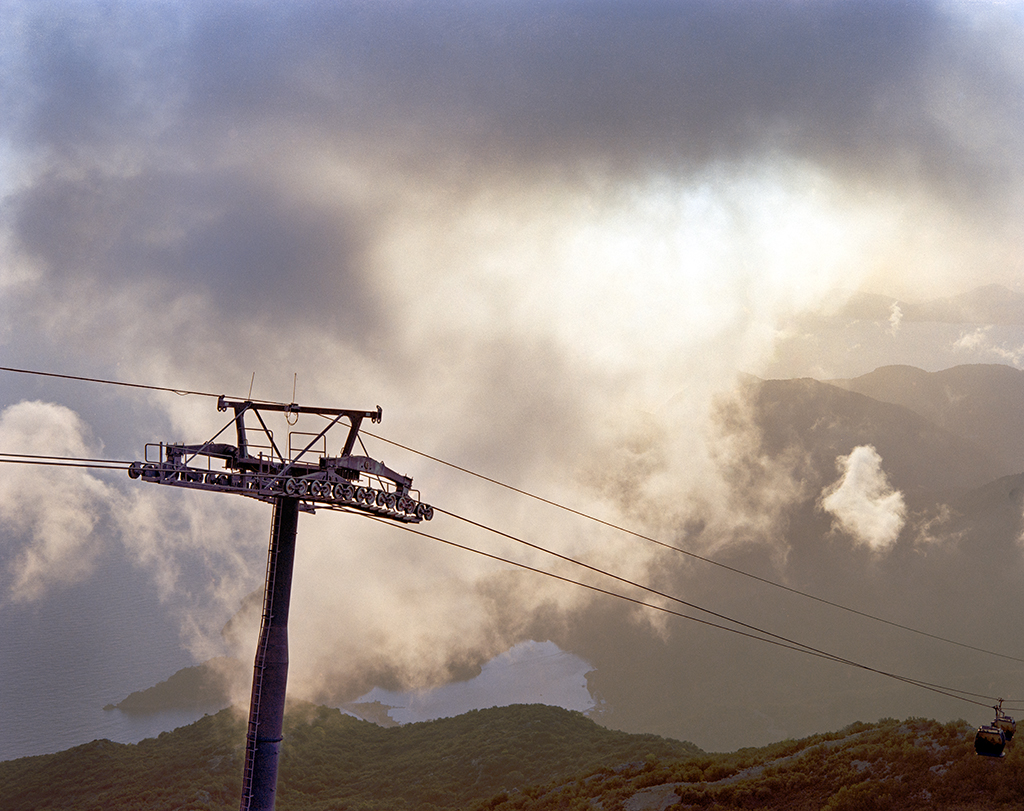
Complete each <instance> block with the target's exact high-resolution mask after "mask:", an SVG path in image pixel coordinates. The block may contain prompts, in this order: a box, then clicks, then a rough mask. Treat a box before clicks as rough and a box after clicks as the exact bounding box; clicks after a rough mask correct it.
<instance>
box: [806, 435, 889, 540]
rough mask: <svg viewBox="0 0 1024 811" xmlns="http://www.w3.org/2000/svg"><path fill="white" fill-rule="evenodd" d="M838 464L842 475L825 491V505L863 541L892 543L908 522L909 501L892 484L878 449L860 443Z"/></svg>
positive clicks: (837, 522)
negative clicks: (907, 502)
mask: <svg viewBox="0 0 1024 811" xmlns="http://www.w3.org/2000/svg"><path fill="white" fill-rule="evenodd" d="M836 467H837V468H838V469H839V471H840V472H841V473H842V476H841V477H840V478H839V480H838V481H836V482H834V483H833V484H831V485H829V486H828V487H826V488H825V490H824V491H823V492H822V498H821V506H822V508H823V509H824V510H825V511H826V512H828V513H831V514H832V516H833V517H834V518H835V524H836V525H837V526H838V527H839V528H840V529H842V530H843V531H844V532H846V533H848V534H850V535H852V536H853V537H854V538H855V539H856V540H857V541H858V542H859V543H862V544H865V545H867V546H869V547H871V548H872V549H874V550H879V551H880V550H884V549H886V548H888V547H889V546H891V545H892V544H893V543H895V542H896V538H897V537H899V534H900V530H902V529H903V525H904V523H905V522H906V505H905V504H904V501H903V494H902V493H901V492H900V491H899V490H894V489H892V487H891V486H890V484H889V480H888V479H887V478H886V475H885V471H883V470H882V457H881V456H880V455H879V453H878V451H876V450H875V449H874V447H872V446H871V445H860V446H858V447H856V448H854V449H853V450H852V451H851V452H850V454H849V456H840V457H837V459H836Z"/></svg>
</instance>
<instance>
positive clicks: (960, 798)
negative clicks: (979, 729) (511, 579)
mask: <svg viewBox="0 0 1024 811" xmlns="http://www.w3.org/2000/svg"><path fill="white" fill-rule="evenodd" d="M972 733H973V730H972V729H971V728H969V727H968V726H967V725H966V724H965V723H963V722H958V723H951V724H940V723H937V722H935V721H928V720H922V719H911V720H909V721H902V722H901V721H896V720H893V719H885V720H883V721H879V722H878V723H876V724H854V725H852V726H850V727H847V728H846V729H843V730H841V731H839V732H835V733H829V734H823V735H815V736H813V737H810V738H806V739H803V740H799V741H793V740H789V741H782V742H780V743H776V744H773V745H771V746H767V747H763V748H760V749H741V750H739V751H738V752H732V753H728V754H708V753H706V752H702V751H701V750H700V749H698V748H697V747H695V746H693V745H692V744H688V743H681V742H679V741H672V740H668V739H665V738H659V737H657V736H654V735H630V734H626V733H623V732H616V731H614V730H609V729H605V728H603V727H601V726H598V725H597V724H595V723H594V722H592V721H590V720H589V719H587V718H586V717H584V716H583V715H581V714H580V713H575V712H569V711H567V710H561V709H558V708H554V707H546V706H540V705H531V706H524V705H519V706H513V707H504V708H496V709H490V710H480V711H475V712H471V713H467V714H465V715H461V716H458V717H457V718H448V719H441V720H438V721H430V722H426V723H421V724H410V725H408V726H404V727H394V728H389V729H386V728H382V727H379V726H376V725H374V724H371V723H368V722H366V721H359V720H356V719H354V718H351V717H349V716H345V715H342V714H341V713H340V712H339V711H338V710H334V709H328V708H326V707H315V706H312V705H296V706H289V711H288V716H287V719H286V724H285V734H286V741H285V746H284V749H283V754H282V758H281V772H280V779H279V783H278V801H277V807H278V808H279V809H280V811H292V810H293V809H308V811H385V809H387V811H399V810H400V809H410V811H411V810H413V809H415V810H416V811H420V810H422V811H440V810H441V809H445V810H446V811H447V809H452V811H454V809H472V811H491V809H494V810H495V811H513V809H515V810H516V811H519V810H522V811H534V810H536V811H540V809H587V810H588V811H591V810H592V809H600V811H620V809H621V810H622V811H629V809H636V811H640V810H641V809H653V808H657V809H659V810H660V809H663V808H666V807H668V806H670V805H672V806H674V807H678V808H681V809H709V810H711V811H732V810H733V809H750V808H761V809H782V808H785V809H795V810H796V811H801V810H802V809H808V810H809V809H814V811H819V809H821V811H854V809H856V811H871V810H872V809H896V808H899V809H901V811H903V809H947V811H968V809H993V808H999V809H1024V768H1022V766H1024V751H1022V750H1021V744H1020V743H1015V744H1011V745H1010V746H1009V747H1008V752H1009V754H1008V756H1007V757H1006V758H1004V759H1002V760H992V759H989V758H981V757H977V756H976V755H974V752H973V746H972ZM244 737H245V719H244V717H243V716H242V715H241V714H240V713H239V712H238V711H237V710H224V711H223V712H220V713H217V714H216V715H212V716H206V717H205V718H203V719H201V720H199V721H197V722H196V723H195V724H192V725H190V726H187V727H182V728H181V729H178V730H175V731H174V732H170V733H163V734H162V735H160V736H159V737H158V738H152V739H149V740H145V741H142V742H141V743H139V744H136V745H126V744H115V743H111V742H109V741H94V742H93V743H90V744H86V745H85V746H79V747H76V748H74V749H70V750H68V751H66V752H61V753H58V754H55V755H43V756H40V757H31V758H21V759H19V760H12V761H7V762H4V763H0V786H3V787H4V791H3V792H0V811H7V809H12V810H13V809H39V810H40V811H41V810H42V809H57V808H60V809H72V810H74V811H79V810H81V811H92V810H93V809H96V810H97V811H98V810H99V809H104V810H106V809H115V810H121V809H123V810H125V811H127V810H128V809H168V810H170V809H204V810H205V809H215V808H217V809H231V808H236V807H237V805H238V796H239V792H240V787H241V777H240V776H241V765H242V757H243V755H244Z"/></svg>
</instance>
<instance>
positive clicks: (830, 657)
mask: <svg viewBox="0 0 1024 811" xmlns="http://www.w3.org/2000/svg"><path fill="white" fill-rule="evenodd" d="M434 509H435V511H436V510H437V509H438V508H437V507H436V506H435V508H434ZM442 512H444V511H443V510H442ZM445 514H446V515H451V513H447V512H445ZM371 517H372V516H371ZM374 520H379V521H380V522H381V523H390V522H387V521H383V520H381V519H377V518H374ZM400 528H401V529H403V530H405V531H407V532H411V533H413V534H415V535H419V536H421V537H423V538H428V539H430V540H432V541H437V542H438V543H442V544H445V545H446V546H451V547H454V548H456V549H461V550H463V551H466V552H471V553H473V554H475V555H480V556H482V557H485V558H489V559H490V560H494V561H497V562H499V563H505V564H508V565H510V566H515V567H517V568H520V569H524V570H526V571H529V572H534V573H536V574H541V575H544V576H545V577H550V578H553V579H554V580H559V581H561V582H563V583H568V584H571V585H575V586H580V587H581V588H584V589H588V590H590V591H593V592H596V593H598V594H604V595H607V596H609V597H615V598H616V599H620V600H625V601H626V602H629V603H632V604H634V605H637V606H640V607H642V608H648V609H651V610H652V611H659V612H661V613H663V614H668V615H670V616H673V617H678V618H679V619H685V620H689V621H691V622H696V623H699V624H701V625H706V626H708V627H711V628H716V629H718V630H722V631H728V632H729V633H733V634H737V635H738V636H742V637H746V638H748V639H753V640H756V641H758V642H766V643H768V644H770V645H775V646H776V647H780V648H785V649H787V650H792V651H796V652H797V653H804V654H807V655H809V656H815V657H817V658H819V659H824V660H826V661H831V662H835V663H837V664H844V665H847V666H849V667H855V668H858V669H860V670H864V671H867V672H869V673H875V674H877V675H879V676H885V677H887V678H890V679H895V680H896V681H900V682H903V683H904V684H908V685H910V686H912V687H919V688H921V689H923V690H928V691H930V692H933V693H938V694H939V695H944V696H946V697H947V698H955V699H958V700H960V701H966V702H968V703H970V704H975V705H977V706H979V707H991V706H992V705H991V704H990V703H987V702H981V701H975V700H974V699H972V698H968V697H967V696H972V695H973V696H978V697H982V698H988V700H989V701H999V700H1000V699H998V698H995V697H987V696H982V695H980V694H978V693H968V692H966V691H964V690H958V689H957V688H955V687H944V686H942V685H937V684H932V683H931V682H926V681H921V680H919V679H914V678H911V677H909V676H901V675H900V674H898V673H891V672H889V671H886V670H881V669H880V668H875V667H872V666H870V665H866V664H863V663H861V662H857V661H855V660H853V659H847V658H845V657H843V656H839V655H837V654H833V653H829V652H827V651H823V650H819V649H817V648H814V647H811V646H809V645H804V644H803V643H800V642H796V641H794V640H789V639H786V638H785V637H780V636H778V635H777V634H773V633H771V632H770V631H766V630H764V629H761V628H757V627H756V626H753V625H747V624H746V623H740V622H738V621H736V620H732V619H729V618H728V617H725V619H726V620H727V621H729V622H735V623H737V624H739V625H742V626H744V627H746V628H748V629H749V630H746V631H744V630H741V629H740V628H733V627H730V626H728V625H721V624H719V623H717V622H713V621H711V620H708V619H703V618H701V617H694V616H692V615H690V614H684V613H682V612H680V611H675V610H673V609H671V608H666V607H664V606H660V605H655V604H653V603H648V602H646V601H644V600H641V599H639V598H637V597H630V596H629V595H626V594H620V593H618V592H615V591H611V590H609V589H605V588H601V587H600V586H595V585H593V584H591V583H586V582H583V581H581V580H574V579H573V578H571V577H566V576H565V575H560V574H556V573H554V572H549V571H547V570H545V569H539V568H536V567H534V566H529V565H528V564H525V563H520V562H518V561H515V560H511V559H509V558H504V557H501V556H500V555H494V554H491V553H490V552H484V551H483V550H480V549H474V548H473V547H471V546H466V545H464V544H460V543H457V542H455V541H451V540H448V539H447V538H441V537H439V536H437V535H432V534H430V533H428V532H424V531H423V530H419V529H414V528H412V527H411V526H406V525H402V526H401V527H400ZM588 568H592V567H588ZM641 588H642V587H641ZM655 593H657V592H655ZM686 605H689V604H688V603H687V604H686ZM693 607H695V608H697V609H698V610H700V611H705V610H706V609H703V608H700V607H699V606H693ZM708 613H711V614H713V615H714V612H708ZM715 616H721V615H715ZM759 634H763V635H759Z"/></svg>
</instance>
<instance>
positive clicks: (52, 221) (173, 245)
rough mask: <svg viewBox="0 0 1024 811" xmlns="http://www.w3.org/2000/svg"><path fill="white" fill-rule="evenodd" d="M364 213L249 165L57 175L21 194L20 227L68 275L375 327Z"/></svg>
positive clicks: (24, 240) (257, 312)
mask: <svg viewBox="0 0 1024 811" xmlns="http://www.w3.org/2000/svg"><path fill="white" fill-rule="evenodd" d="M356 222H357V218H356V215H355V214H354V213H352V212H347V211H344V210H339V209H338V207H337V206H320V207H317V206H315V205H311V204H309V203H308V202H307V203H305V204H304V205H302V206H298V205H295V204H292V203H290V202H289V201H288V200H287V199H284V197H283V195H282V194H281V193H280V192H279V190H277V189H275V188H274V187H272V186H270V185H269V184H267V183H265V182H262V181H261V180H260V179H259V178H258V177H256V176H255V175H253V174H252V173H250V172H240V171H232V170H222V171H211V172H205V173H201V174H200V173H185V172H171V171H162V172H160V171H148V172H144V173H141V174H138V175H133V176H131V177H123V176H119V175H115V176H110V175H106V174H103V173H102V172H99V171H93V172H90V173H88V174H87V175H85V176H84V177H73V178H69V177H61V176H58V175H56V174H51V175H48V176H47V177H45V178H42V179H40V180H39V181H37V182H36V183H35V184H34V185H33V186H32V187H31V188H29V189H28V190H26V191H25V192H23V193H22V194H21V195H20V196H19V206H18V208H17V213H16V215H15V217H14V223H13V232H14V234H15V235H16V236H17V238H18V239H19V242H20V243H21V245H22V246H23V247H24V249H25V250H26V251H27V252H29V253H30V254H31V255H32V256H34V257H35V258H37V259H39V260H41V261H42V262H43V263H44V265H45V267H46V268H47V270H48V271H49V273H50V276H51V278H52V279H53V281H54V282H55V283H57V285H58V286H66V287H68V288H69V289H74V287H75V286H76V283H78V282H80V281H81V280H83V279H85V278H87V279H89V280H90V282H91V283H94V284H98V285H101V286H106V285H111V284H116V283H117V281H118V280H119V279H123V280H125V281H126V282H134V283H140V284H141V285H143V287H142V290H143V291H144V292H146V288H145V286H144V285H145V284H146V282H153V281H157V282H163V283H164V284H166V285H167V287H168V288H170V289H160V288H161V287H162V285H157V289H154V290H150V291H148V292H150V294H152V295H156V294H157V293H160V294H163V295H167V294H170V295H172V296H173V295H182V294H198V295H202V296H204V297H209V298H210V299H211V300H212V303H213V304H214V305H215V307H216V309H217V310H218V311H219V312H222V313H224V314H225V315H227V316H229V317H238V316H240V315H241V314H243V313H244V314H245V315H248V316H251V317H261V316H267V315H273V314H274V313H281V312H284V313H287V314H288V315H289V316H290V317H292V318H298V317H301V316H302V314H303V313H305V314H306V315H311V316H316V317H318V318H319V317H324V316H333V317H334V318H336V319H337V320H338V321H339V322H341V323H344V324H347V325H348V326H350V327H351V328H352V329H353V330H354V331H360V330H365V329H369V328H371V327H372V326H373V325H374V323H375V320H376V316H377V308H376V307H375V305H374V302H373V300H372V296H370V294H369V293H368V291H367V290H366V288H365V285H364V284H363V281H362V279H361V277H360V270H359V265H358V261H357V260H358V255H359V252H360V250H361V247H362V246H361V238H360V236H359V230H360V229H359V227H358V226H357V225H356Z"/></svg>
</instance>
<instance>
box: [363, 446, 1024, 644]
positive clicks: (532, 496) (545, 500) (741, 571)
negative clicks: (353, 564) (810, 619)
mask: <svg viewBox="0 0 1024 811" xmlns="http://www.w3.org/2000/svg"><path fill="white" fill-rule="evenodd" d="M363 433H365V434H366V435H367V436H371V437H373V438H374V439H379V440H380V441H381V442H386V443H388V444H389V445H394V446H395V447H397V448H401V449H402V450H405V451H408V452H409V453H414V454H416V455H418V456H422V457H423V458H425V459H429V460H430V461H432V462H437V463H438V464H440V465H444V466H446V467H450V468H452V469H453V470H457V471H459V472H460V473H465V474H466V475H468V476H473V477H475V478H477V479H480V480H482V481H485V482H488V483H489V484H493V485H496V486H498V487H502V488H504V489H506V490H509V491H511V492H513V493H518V494H519V495H522V496H525V497H526V498H530V499H533V500H534V501H539V502H541V503H542V504H547V505H548V506H551V507H555V508H556V509H559V510H564V511H565V512H568V513H570V514H572V515H575V516H578V517H580V518H584V519H586V520H588V521H593V522H594V523H596V524H600V525H601V526H604V527H608V528H609V529H613V530H616V531H618V532H623V533H625V534H627V535H632V536H633V537H634V538H639V539H640V540H643V541H648V542H649V543H653V544H655V545H656V546H660V547H662V548H664V549H668V550H671V551H673V552H678V553H679V554H682V555H686V556H688V557H691V558H694V559H695V560H699V561H701V562H702V563H707V564H710V565H712V566H717V567H718V568H720V569H725V570H726V571H729V572H732V573H733V574H738V575H741V576H743V577H747V578H750V579H751V580H756V581H757V582H759V583H763V584H765V585H767V586H772V587H774V588H778V589H782V590H783V591H788V592H789V593H790V594H795V595H797V596H798V597H804V598H806V599H809V600H814V601H815V602H818V603H822V604H823V605H827V606H830V607H832V608H837V609H839V610H841V611H847V612H849V613H851V614H855V615H857V616H858V617H863V618H864V619H868V620H872V621H874V622H880V623H883V624H884V625H888V626H890V627H893V628H899V629H900V630H902V631H908V632H909V633H913V634H918V635H919V636H924V637H928V638H929V639H934V640H935V641H937V642H944V643H946V644H949V645H955V646H957V647H960V648H965V649H967V650H972V651H975V652H976V653H984V654H987V655H989V656H997V657H999V658H1001V659H1008V660H1010V661H1013V662H1022V663H1024V658H1022V657H1018V656H1012V655H1010V654H1007V653H999V652H998V651H992V650H988V649H986V648H980V647H977V646H975V645H970V644H968V643H966V642H960V641H958V640H956V639H949V638H948V637H944V636H940V635H939V634H933V633H930V632H928V631H922V630H921V629H919V628H913V627H911V626H909V625H904V624H903V623H900V622H895V621H894V620H888V619H886V618H885V617H879V616H877V615H876V614H870V613H868V612H866V611H860V610H858V609H856V608H851V607H850V606H847V605H843V604H842V603H837V602H834V601H832V600H828V599H826V598H825V597H819V596H818V595H816V594H811V593H810V592H806V591H801V590H800V589H796V588H793V587H792V586H787V585H785V584H784V583H780V582H778V581H777V580H771V579H770V578H767V577H761V576H760V575H757V574H754V573H753V572H748V571H746V570H744V569H739V568H736V567H735V566H730V565H729V564H727V563H722V562H721V561H718V560H715V559H714V558H709V557H706V556H704V555H700V554H698V553H697V552H693V551H691V550H689V549H686V548H684V547H681V546H675V545H674V544H670V543H666V542H665V541H659V540H658V539H657V538H653V537H651V536H650V535H644V534H643V533H642V532H638V531H636V530H633V529H629V528H628V527H624V526H622V525H621V524H616V523H614V522H612V521H606V520H604V519H603V518H598V517H597V516H594V515H591V514H589V513H585V512H583V511H581V510H577V509H575V508H573V507H569V506H567V505H565V504H561V503H559V502H557V501H553V500H551V499H548V498H545V497H544V496H539V495H537V494H536V493H531V492H529V491H528V490H523V489H521V488H519V487H516V486H514V485H511V484H508V483H506V482H503V481H501V480H499V479H495V478H492V477H490V476H486V475H484V474H482V473H477V472H475V471H473V470H469V469H468V468H465V467H462V466H460V465H457V464H455V463H453V462H448V461H446V460H444V459H440V458H438V457H436V456H431V455H430V454H428V453H425V452H423V451H418V450H416V449H415V448H410V447H409V446H408V445H403V444H401V443H399V442H395V441H394V440H391V439H387V438H386V437H382V436H379V435H377V434H374V433H372V432H370V431H364V432H363Z"/></svg>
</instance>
